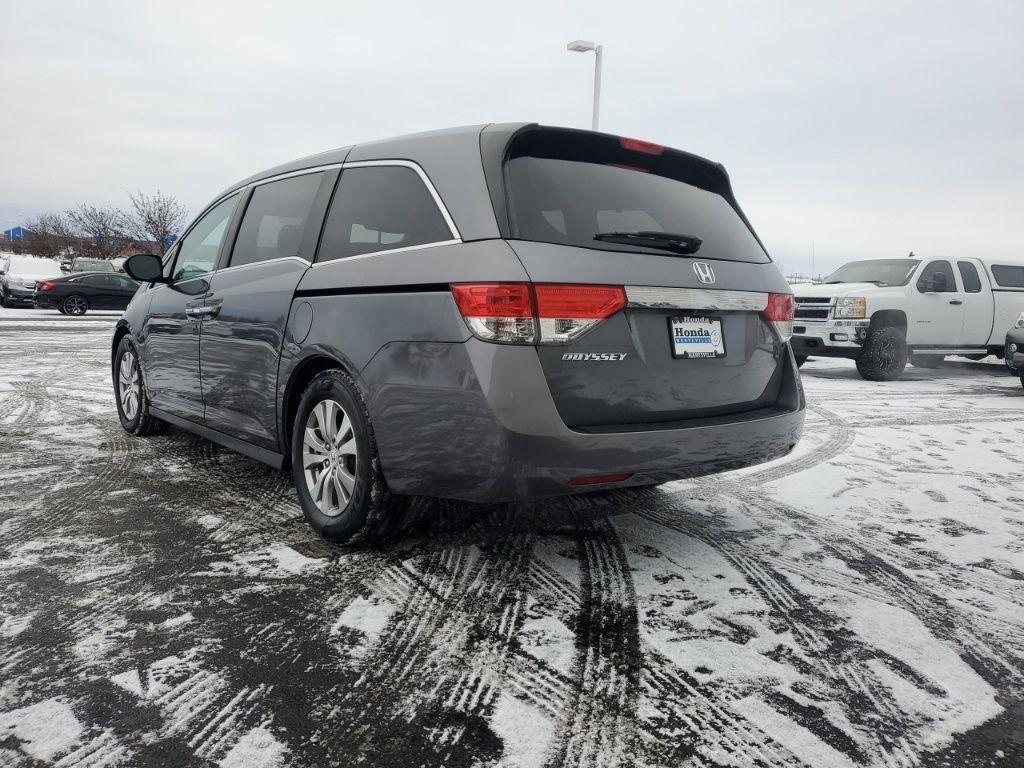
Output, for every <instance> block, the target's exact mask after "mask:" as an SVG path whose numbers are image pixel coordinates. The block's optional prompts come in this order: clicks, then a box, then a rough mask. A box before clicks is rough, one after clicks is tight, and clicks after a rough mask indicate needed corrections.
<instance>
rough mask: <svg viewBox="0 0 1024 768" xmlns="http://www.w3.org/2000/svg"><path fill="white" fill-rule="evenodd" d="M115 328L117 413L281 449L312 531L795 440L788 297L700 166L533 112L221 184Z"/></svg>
mask: <svg viewBox="0 0 1024 768" xmlns="http://www.w3.org/2000/svg"><path fill="white" fill-rule="evenodd" d="M125 269H126V271H127V272H128V273H129V274H131V275H133V276H134V277H136V278H137V279H139V280H143V281H148V282H150V283H151V285H150V286H149V287H148V288H147V289H146V290H143V291H140V292H139V294H138V295H137V296H136V297H135V299H134V301H133V302H132V304H131V305H130V306H129V308H128V311H127V312H126V313H125V315H124V317H123V318H122V319H121V321H120V322H119V323H118V325H117V329H116V332H115V335H114V338H113V347H112V350H111V352H112V364H113V381H114V387H115V390H116V394H117V398H116V399H117V407H118V412H119V415H120V419H121V423H122V425H123V426H124V428H125V429H126V430H128V431H129V432H131V433H134V434H138V435H145V434H148V433H152V432H154V431H156V430H159V429H161V428H162V427H163V426H164V425H165V423H166V422H170V423H172V424H175V425H177V426H179V427H182V428H184V429H186V430H190V431H192V432H194V433H196V434H199V435H204V436H206V437H208V438H210V439H212V440H214V441H217V442H219V443H221V444H223V445H225V446H228V447H230V448H233V449H235V450H238V451H240V452H242V453H245V454H247V455H249V456H252V457H255V458H257V459H260V460H262V461H265V462H267V463H268V464H271V465H273V466H275V467H282V466H285V465H290V467H291V471H292V473H293V475H294V481H295V485H296V489H297V492H298V497H299V499H300V501H301V504H302V507H303V510H304V512H305V515H306V517H307V519H308V520H309V522H310V523H311V524H312V525H313V527H314V528H316V529H317V530H318V531H320V532H321V533H322V534H323V535H325V536H328V537H331V538H334V539H339V540H350V539H355V538H361V537H365V536H370V535H374V534H377V533H379V532H381V531H382V530H384V529H385V528H386V527H387V526H388V525H389V524H390V523H392V522H393V521H395V520H397V519H399V518H400V517H401V514H402V510H403V509H404V502H403V499H404V498H408V497H409V496H410V495H427V496H440V497H449V498H455V499H465V500H475V501H502V500H512V499H519V498H524V497H533V496H546V495H558V494H570V493H578V492H581V491H587V490H597V489H607V488H611V487H618V486H630V485H632V486H639V485H656V484H659V483H664V482H666V481H668V480H672V479H676V478H683V477H693V476H697V475H704V474H708V473H712V472H720V471H723V470H728V469H735V468H737V467H743V466H748V465H751V464H757V463H759V462H764V461H768V460H770V459H773V458H776V457H779V456H782V455H784V454H786V453H787V452H789V451H790V450H791V449H792V447H793V445H794V444H795V443H796V442H797V440H798V439H799V437H800V434H801V430H802V425H803V420H804V397H803V392H802V389H801V386H800V379H799V375H798V372H797V368H796V363H795V361H794V359H793V355H792V352H791V350H790V347H789V343H788V341H789V338H790V335H791V332H792V320H793V298H792V294H791V292H790V288H789V286H788V285H787V284H786V281H785V280H784V279H783V277H782V275H781V273H780V272H779V270H778V268H777V267H776V266H775V265H774V264H773V263H772V262H771V260H770V259H769V258H768V255H767V253H766V252H765V249H764V247H763V246H762V244H761V242H760V241H759V240H758V238H757V236H756V235H755V234H754V231H753V229H752V228H751V226H750V224H749V223H748V221H747V219H746V218H745V217H744V215H743V213H742V212H741V210H740V208H739V206H738V204H737V202H736V200H735V198H734V197H733V193H732V189H731V187H730V183H729V178H728V176H727V175H726V173H725V171H724V170H723V168H722V166H720V165H718V164H717V163H713V162H710V161H708V160H704V159H702V158H699V157H696V156H694V155H690V154H687V153H685V152H680V151H678V150H674V149H669V148H666V147H662V146H658V145H655V144H651V143H648V142H643V141H637V140H634V139H625V138H619V137H617V136H609V135H605V134H598V133H591V132H588V131H575V130H566V129H557V128H544V127H540V126H537V125H524V124H514V125H508V124H506V125H489V126H484V127H479V126H478V127H473V128H458V129H452V130H446V131H439V132H434V133H428V134H421V135H417V136H408V137H403V138H397V139H391V140H387V141H381V142H376V143H370V144H364V145H357V146H352V147H348V148H345V149H339V150H335V151H332V152H326V153H324V154H321V155H317V156H313V157H308V158H304V159H302V160H297V161H294V162H291V163H287V164H285V165H282V166H278V167H277V168H273V169H271V170H268V171H265V172H263V173H260V174H257V175H255V176H253V177H251V178H249V179H246V180H245V181H242V182H240V183H238V184H235V185H233V186H231V187H229V188H228V189H227V190H225V191H224V192H223V193H222V194H221V195H219V196H218V197H217V198H216V199H215V200H214V201H213V202H212V203H211V204H210V205H209V206H208V207H207V208H206V210H205V211H203V213H202V214H201V215H200V216H199V218H198V219H197V220H196V221H195V222H194V223H193V224H192V225H191V227H190V229H188V230H186V232H185V234H184V236H183V237H182V238H181V239H180V240H179V241H178V242H177V243H176V245H175V247H174V248H173V249H171V250H170V251H169V253H168V255H167V258H166V259H165V260H164V263H161V261H160V259H158V258H157V257H156V256H152V255H137V256H133V257H132V258H130V259H129V260H128V262H127V263H126V265H125Z"/></svg>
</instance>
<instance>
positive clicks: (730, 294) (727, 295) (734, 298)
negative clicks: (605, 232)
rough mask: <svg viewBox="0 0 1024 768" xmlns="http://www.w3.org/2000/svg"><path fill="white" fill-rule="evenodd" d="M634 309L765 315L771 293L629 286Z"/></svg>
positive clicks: (627, 291)
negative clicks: (734, 312)
mask: <svg viewBox="0 0 1024 768" xmlns="http://www.w3.org/2000/svg"><path fill="white" fill-rule="evenodd" d="M626 299H627V300H628V301H629V305H630V306H631V307H648V308H652V309H706V310H737V311H740V312H761V311H763V310H764V309H765V308H766V307H767V306H768V294H767V293H763V292H760V291H723V290H718V289H714V288H708V289H705V288H660V287H657V286H651V285H627V286H626Z"/></svg>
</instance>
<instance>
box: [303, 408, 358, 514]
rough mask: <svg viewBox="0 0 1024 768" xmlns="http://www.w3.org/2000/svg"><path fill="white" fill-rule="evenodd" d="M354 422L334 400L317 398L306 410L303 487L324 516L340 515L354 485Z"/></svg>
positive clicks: (355, 447) (349, 499)
mask: <svg viewBox="0 0 1024 768" xmlns="http://www.w3.org/2000/svg"><path fill="white" fill-rule="evenodd" d="M357 454H358V448H357V446H356V434H355V425H354V424H353V423H352V420H351V419H350V418H349V417H348V414H347V413H346V412H345V409H344V408H342V407H341V405H340V404H339V403H338V402H337V401H335V400H321V401H320V402H319V403H317V404H316V405H315V406H313V410H312V411H310V413H309V418H307V419H306V429H305V432H304V434H303V438H302V473H303V475H304V477H305V478H306V489H307V490H308V491H309V495H310V496H311V497H312V499H313V503H314V504H316V505H317V508H319V510H320V511H321V512H322V513H323V514H325V515H327V516H328V517H336V516H338V515H340V514H341V513H342V512H343V511H344V510H345V508H346V507H347V506H348V504H349V501H351V499H352V493H353V491H354V490H355V485H356V467H357V464H356V458H357Z"/></svg>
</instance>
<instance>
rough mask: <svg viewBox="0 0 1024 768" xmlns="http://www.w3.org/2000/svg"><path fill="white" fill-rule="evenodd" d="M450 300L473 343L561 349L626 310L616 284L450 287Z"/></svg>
mask: <svg viewBox="0 0 1024 768" xmlns="http://www.w3.org/2000/svg"><path fill="white" fill-rule="evenodd" d="M452 296H453V297H454V298H455V303H456V304H457V305H458V307H459V312H461V313H462V317H463V319H465V321H466V325H468V326H469V329H470V331H472V332H473V335H474V336H476V337H477V338H478V339H483V340H484V341H493V342H498V343H501V344H566V343H568V342H571V341H575V340H576V339H578V338H579V337H580V336H582V335H583V334H584V333H586V332H587V331H589V330H590V329H591V328H593V327H594V326H595V325H597V324H598V323H600V322H602V321H603V320H605V319H607V318H609V317H611V316H612V315H614V314H615V313H616V312H618V311H619V310H620V309H622V308H623V307H624V306H626V292H625V290H624V289H623V288H622V286H618V285H569V284H564V283H536V284H533V283H456V284H453V285H452Z"/></svg>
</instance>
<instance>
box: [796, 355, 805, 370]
mask: <svg viewBox="0 0 1024 768" xmlns="http://www.w3.org/2000/svg"><path fill="white" fill-rule="evenodd" d="M794 357H795V358H796V367H797V368H803V367H804V363H806V362H807V355H794Z"/></svg>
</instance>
